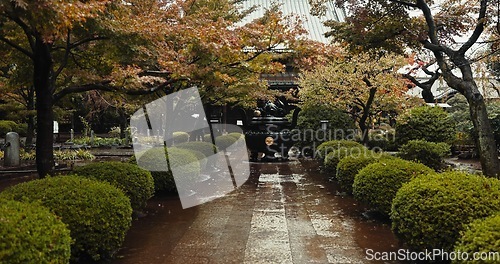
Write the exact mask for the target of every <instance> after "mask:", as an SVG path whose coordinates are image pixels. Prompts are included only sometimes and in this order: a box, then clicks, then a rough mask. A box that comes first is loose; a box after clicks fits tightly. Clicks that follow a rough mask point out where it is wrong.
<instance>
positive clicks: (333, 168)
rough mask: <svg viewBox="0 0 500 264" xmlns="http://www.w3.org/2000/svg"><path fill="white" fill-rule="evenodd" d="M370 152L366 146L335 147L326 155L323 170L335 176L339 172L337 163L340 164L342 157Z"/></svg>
mask: <svg viewBox="0 0 500 264" xmlns="http://www.w3.org/2000/svg"><path fill="white" fill-rule="evenodd" d="M368 152H369V150H368V149H367V148H365V147H364V146H361V147H359V146H356V147H350V148H347V147H341V148H338V149H335V150H333V151H331V152H330V153H328V155H326V157H325V161H324V163H323V172H324V173H326V174H328V176H329V177H330V178H335V177H336V176H335V175H336V173H337V165H338V164H339V162H340V160H341V159H343V158H344V157H347V156H350V155H357V156H360V155H366V153H368Z"/></svg>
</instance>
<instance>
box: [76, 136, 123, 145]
mask: <svg viewBox="0 0 500 264" xmlns="http://www.w3.org/2000/svg"><path fill="white" fill-rule="evenodd" d="M125 140H126V139H121V138H117V137H110V138H102V137H94V141H93V142H92V140H91V138H90V137H81V138H75V139H73V143H74V144H77V145H87V146H90V145H92V146H93V147H104V146H105V147H110V146H119V145H123V144H124V142H125ZM68 142H69V140H68Z"/></svg>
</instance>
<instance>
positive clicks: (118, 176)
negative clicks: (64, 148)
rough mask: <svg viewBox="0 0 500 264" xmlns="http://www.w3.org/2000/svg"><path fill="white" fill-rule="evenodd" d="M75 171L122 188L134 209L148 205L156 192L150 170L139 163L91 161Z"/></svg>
mask: <svg viewBox="0 0 500 264" xmlns="http://www.w3.org/2000/svg"><path fill="white" fill-rule="evenodd" d="M73 172H74V173H75V174H77V175H79V176H84V177H87V178H91V179H96V180H100V181H106V182H109V183H111V184H112V185H113V186H115V187H117V188H118V189H120V190H122V191H123V193H125V195H126V196H127V197H128V198H130V204H131V205H132V209H134V210H140V209H142V208H144V207H145V206H146V203H147V201H148V199H149V198H151V197H153V194H154V181H153V177H152V176H151V173H150V172H149V171H146V170H143V169H141V168H139V167H138V166H137V165H134V164H130V163H123V162H100V163H90V164H88V165H85V166H81V167H76V168H75V169H74V170H73Z"/></svg>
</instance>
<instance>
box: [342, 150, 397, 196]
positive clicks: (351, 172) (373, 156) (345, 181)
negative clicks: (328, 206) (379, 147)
mask: <svg viewBox="0 0 500 264" xmlns="http://www.w3.org/2000/svg"><path fill="white" fill-rule="evenodd" d="M382 158H384V159H389V158H392V157H391V156H389V155H387V154H383V153H375V152H372V151H368V152H365V153H361V154H359V155H349V156H346V157H344V158H342V159H341V160H340V161H339V163H338V164H337V173H336V175H335V176H336V177H337V181H338V183H339V185H340V187H341V188H342V189H343V190H345V191H346V192H347V193H349V194H352V185H353V183H354V176H356V174H358V172H359V171H360V170H361V169H363V168H364V167H366V166H367V165H369V164H371V163H374V162H377V161H379V160H380V159H382Z"/></svg>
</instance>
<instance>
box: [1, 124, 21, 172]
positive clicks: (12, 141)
mask: <svg viewBox="0 0 500 264" xmlns="http://www.w3.org/2000/svg"><path fill="white" fill-rule="evenodd" d="M20 147H21V144H20V142H19V134H17V133H16V132H9V133H7V135H5V155H4V165H5V166H7V167H14V166H19V165H20V157H19V149H20Z"/></svg>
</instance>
